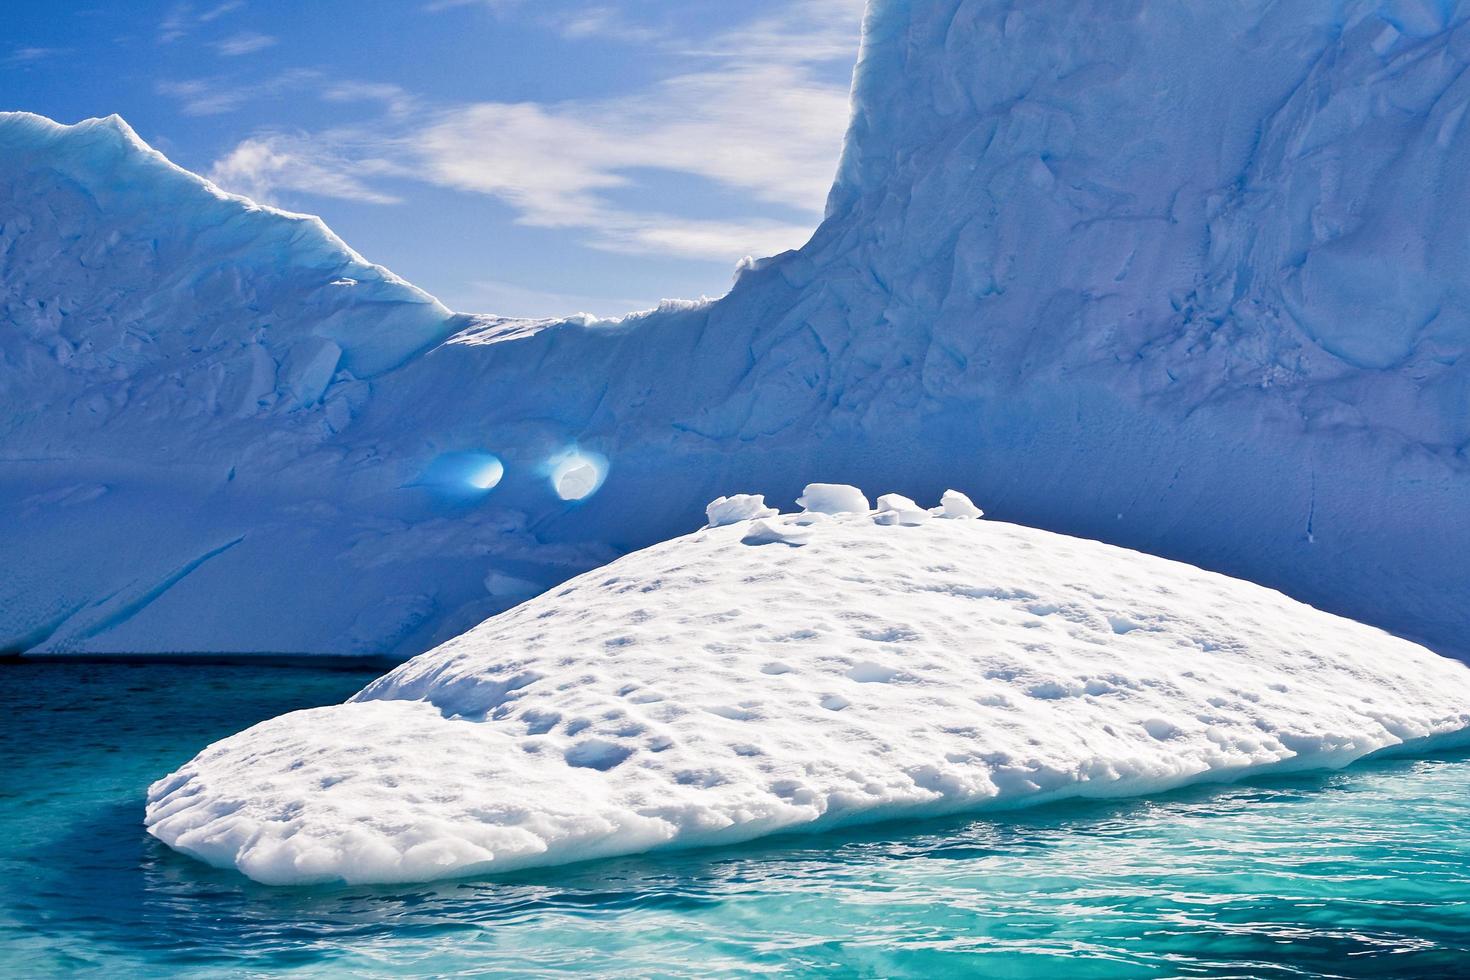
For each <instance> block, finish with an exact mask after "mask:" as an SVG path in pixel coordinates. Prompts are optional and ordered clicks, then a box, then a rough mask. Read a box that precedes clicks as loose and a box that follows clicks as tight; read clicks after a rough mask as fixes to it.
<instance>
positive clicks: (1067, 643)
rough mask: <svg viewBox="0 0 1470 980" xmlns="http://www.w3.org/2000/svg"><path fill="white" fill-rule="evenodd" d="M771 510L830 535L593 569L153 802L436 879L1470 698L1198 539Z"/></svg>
mask: <svg viewBox="0 0 1470 980" xmlns="http://www.w3.org/2000/svg"><path fill="white" fill-rule="evenodd" d="M890 513H891V512H890ZM798 521H801V522H802V523H801V524H800V525H798V524H797V523H796V522H798ZM757 523H763V524H766V525H770V526H772V527H784V528H786V529H787V530H788V531H790V532H792V533H798V532H799V534H800V535H801V537H802V540H803V541H804V542H805V543H804V545H803V546H802V547H761V546H752V545H747V544H744V543H742V542H743V541H744V540H747V539H748V534H747V532H748V531H749V530H750V527H751V524H750V523H749V522H747V523H740V524H735V525H731V526H726V527H718V528H712V529H707V530H704V531H700V532H698V533H696V534H693V535H690V536H687V537H683V538H678V539H675V540H673V541H669V542H666V543H664V544H660V545H657V546H655V547H652V548H649V549H647V550H645V551H642V552H638V553H636V554H633V555H630V556H628V557H626V558H624V559H622V560H620V561H618V562H615V563H614V564H612V565H610V566H608V567H606V568H603V569H600V570H597V571H594V572H591V573H588V574H586V575H583V576H581V577H580V578H577V579H575V580H573V581H572V582H570V583H569V584H568V585H566V586H565V587H563V588H562V589H559V590H557V591H555V592H554V593H549V594H546V595H543V596H541V597H539V598H537V599H533V600H531V601H529V602H527V603H525V604H524V605H522V606H520V607H518V608H516V609H513V610H511V611H509V612H506V613H503V614H501V615H499V616H496V617H494V618H493V619H490V620H488V621H486V622H485V623H483V624H482V625H480V626H479V627H477V628H476V629H474V630H472V631H470V632H469V633H467V634H465V635H464V636H462V637H460V638H458V639H456V640H453V641H451V642H449V643H446V644H444V645H443V646H440V647H438V648H437V649H435V650H432V651H430V652H429V653H426V654H424V655H422V656H420V657H418V658H417V659H415V660H413V661H410V662H409V663H407V664H405V665H403V666H402V667H400V668H398V669H397V670H394V671H393V672H391V673H389V674H387V675H386V676H384V677H383V678H381V679H379V680H378V681H376V682H374V683H373V684H371V685H369V686H368V688H367V689H365V690H364V691H363V692H362V693H360V694H359V695H358V696H357V697H356V698H354V700H353V701H351V702H349V703H347V704H344V705H340V706H336V707H328V708H320V709H316V710H312V711H302V712H296V713H294V714H290V715H286V716H283V717H281V718H276V719H274V720H272V721H268V722H265V723H263V724H261V725H258V726H256V727H254V728H252V729H250V730H248V731H246V732H244V733H242V734H239V735H236V736H233V737H231V738H229V739H226V740H224V741H222V742H219V743H217V744H215V745H212V746H210V747H209V748H207V749H205V750H204V751H203V752H202V753H201V754H200V755H199V756H198V757H196V758H195V759H194V760H193V761H191V762H189V763H188V764H187V765H185V766H184V767H183V768H182V769H180V770H179V771H178V772H176V773H174V774H173V775H171V776H169V777H167V778H165V779H163V780H160V781H159V782H158V783H156V784H155V785H154V786H153V787H152V788H151V790H150V793H149V804H148V813H147V823H148V829H149V831H150V832H151V833H152V834H154V835H155V836H157V837H159V838H160V839H162V840H163V841H164V842H166V843H167V844H169V845H170V846H172V847H174V848H177V849H178V850H180V851H184V852H186V853H189V854H192V855H194V856H196V857H199V858H201V859H203V860H205V861H208V862H210V863H211V864H215V865H218V866H223V867H231V866H233V867H236V868H238V869H240V870H241V871H243V872H244V873H245V874H247V875H249V876H250V877H252V878H255V879H257V880H260V881H263V882H273V883H303V882H313V881H328V880H337V879H343V880H346V881H349V882H386V881H404V880H417V879H432V878H442V877H451V876H462V875H469V874H475V873H486V872H498V871H503V870H509V869H513V868H520V867H525V866H528V865H550V864H557V863H563V862H568V861H575V860H580V859H584V858H590V857H597V856H605V855H614V854H625V853H631V852H638V851H644V850H651V849H656V848H664V847H686V846H696V845H705V844H716V843H729V842H735V841H740V840H744V839H748V838H752V837H756V836H759V835H763V834H769V833H773V832H777V831H782V830H791V829H797V828H817V827H830V826H834V825H839V824H846V823H857V822H865V821H873V820H880V819H885V818H893V817H900V816H912V815H921V814H938V813H944V812H951V811H958V810H966V809H978V808H983V807H987V806H1008V805H1020V804H1024V803H1029V802H1036V801H1040V800H1044V799H1052V798H1058V797H1065V796H1111V795H1122V794H1132V793H1141V792H1151V791H1157V790H1162V789H1165V788H1168V787H1173V786H1178V785H1181V784H1185V783H1189V782H1193V781H1201V780H1218V779H1229V778H1233V777H1238V776H1242V775H1245V774H1248V773H1252V772H1258V771H1262V770H1267V769H1272V768H1307V767H1336V766H1342V765H1345V764H1347V763H1348V762H1350V761H1352V760H1353V759H1356V758H1359V757H1361V756H1363V755H1365V754H1367V753H1370V752H1373V751H1375V750H1378V749H1382V748H1385V747H1388V746H1393V745H1397V744H1399V743H1402V742H1408V741H1413V740H1417V739H1424V738H1426V737H1431V736H1441V737H1445V736H1450V737H1455V736H1456V733H1461V734H1463V733H1464V732H1465V731H1466V729H1467V727H1470V671H1467V669H1466V667H1465V666H1464V665H1462V664H1459V663H1456V662H1453V661H1450V660H1446V659H1442V658H1439V657H1437V656H1435V655H1433V654H1431V653H1430V652H1429V651H1427V650H1425V649H1423V648H1421V647H1419V646H1416V645H1414V644H1412V643H1409V642H1406V641H1404V640H1400V639H1396V638H1393V637H1391V636H1389V635H1387V634H1385V633H1382V632H1380V631H1378V630H1376V629H1373V628H1370V627H1367V626H1363V625H1360V624H1358V623H1354V622H1350V621H1348V620H1344V619H1340V618H1337V617H1335V616H1331V615H1329V614H1326V613H1323V612H1320V611H1318V610H1315V609H1312V608H1310V607H1308V606H1305V605H1302V604H1300V603H1297V602H1295V601H1293V600H1290V599H1288V598H1286V597H1284V596H1282V595H1280V594H1279V593H1276V592H1273V591H1270V590H1268V589H1264V588H1261V587H1259V586H1255V585H1251V584H1248V583H1245V582H1241V581H1236V580H1233V579H1229V578H1226V577H1223V576H1220V575H1217V574H1214V573H1209V572H1204V571H1201V570H1198V569H1196V568H1193V567H1191V566H1188V565H1183V564H1178V563H1174V562H1170V561H1165V560H1163V559H1159V558H1154V557H1150V556H1147V555H1142V554H1137V553H1133V552H1129V551H1125V550H1122V549H1119V548H1116V547H1112V546H1108V545H1103V544H1099V543H1095V542H1090V541H1085V540H1080V539H1074V538H1068V537H1063V536H1060V535H1056V534H1052V533H1048V532H1044V531H1037V530H1031V529H1027V528H1023V527H1016V526H1012V525H1007V524H999V523H992V522H980V521H971V520H930V521H927V522H925V523H923V524H921V525H919V526H897V525H895V526H884V525H879V524H877V523H875V519H874V515H872V514H867V513H862V514H842V515H839V516H835V517H831V518H827V519H815V520H814V519H812V517H811V516H810V515H808V516H806V517H801V516H795V517H793V516H787V517H776V518H765V519H763V520H762V521H760V522H757Z"/></svg>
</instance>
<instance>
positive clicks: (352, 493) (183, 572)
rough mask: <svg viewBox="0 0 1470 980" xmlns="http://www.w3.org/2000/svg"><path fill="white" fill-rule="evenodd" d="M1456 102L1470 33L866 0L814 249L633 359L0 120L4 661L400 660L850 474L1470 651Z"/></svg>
mask: <svg viewBox="0 0 1470 980" xmlns="http://www.w3.org/2000/svg"><path fill="white" fill-rule="evenodd" d="M1467 66H1470V0H1444V2H1438V0H1436V2H1432V3H1431V2H1412V3H1407V2H1403V0H1342V2H1334V3H1308V2H1303V3H1292V4H1285V3H1270V2H1266V0H1243V2H1234V3H1194V4H1185V3H1173V2H1164V0H1139V2H1132V3H1123V4H1119V3H1114V2H1108V0H1079V2H1076V3H1068V4H1064V5H1057V4H1037V3H1023V2H1020V0H933V2H926V3H923V4H919V3H913V2H911V0H873V2H872V3H871V4H870V6H869V10H868V14H867V17H866V24H865V30H864V40H863V47H862V51H861V54H860V58H859V61H858V65H857V71H856V75H855V79H854V94H853V107H852V118H851V125H850V128H849V133H848V136H847V139H846V143H845V147H844V152H843V157H842V162H841V166H840V169H839V172H838V174H837V175H836V180H835V182H834V186H833V189H832V192H831V195H830V198H829V201H828V209H827V217H826V219H825V221H824V222H823V223H822V225H821V227H820V228H818V229H817V230H816V232H815V234H814V236H813V238H812V240H811V241H810V242H809V243H808V244H807V245H806V246H804V247H803V248H801V249H799V250H796V251H793V252H788V253H785V254H783V255H778V256H774V257H771V258H767V259H761V260H757V261H754V262H750V263H745V264H743V265H742V267H741V269H740V270H739V273H738V279H737V281H736V282H735V284H734V287H733V289H732V290H731V292H730V294H729V295H727V296H725V297H724V298H722V299H720V300H717V301H714V302H704V303H667V304H663V305H662V306H661V307H660V308H659V309H657V310H653V311H648V312H646V313H642V314H636V315H631V316H629V317H626V318H623V319H621V320H616V321H613V320H597V319H594V318H590V317H585V316H577V317H571V318H568V319H566V320H561V321H516V320H507V319H504V318H498V317H493V316H451V315H450V314H449V313H448V311H446V310H445V309H444V308H443V307H442V306H441V305H439V304H437V303H435V302H433V301H432V300H431V299H430V298H429V297H427V296H425V295H424V294H423V293H421V292H419V291H417V290H415V289H413V288H412V287H410V286H408V285H407V284H405V283H402V282H401V281H399V280H397V279H395V278H394V277H392V276H391V274H390V273H387V272H386V271H385V270H382V269H379V268H376V267H374V266H371V265H369V264H367V263H365V262H363V261H362V260H361V259H360V258H359V257H357V256H355V255H354V254H353V253H351V251H350V250H349V249H347V248H346V247H345V246H344V245H342V244H341V243H340V242H339V241H337V240H336V239H335V238H333V237H332V236H331V235H330V233H329V232H327V231H326V230H325V229H324V228H323V227H322V226H321V225H320V223H319V222H316V221H315V220H314V219H307V218H302V217H299V216H291V215H285V214H282V213H279V212H275V211H272V210H270V209H266V208H259V207H256V206H254V205H252V204H250V203H249V202H247V201H244V200H243V199H240V198H234V197H230V196H228V195H223V194H221V193H219V192H218V191H217V190H215V189H213V188H211V187H210V186H209V185H207V184H206V183H205V182H203V181H201V180H199V179H198V178H195V177H192V176H190V175H188V174H186V173H184V172H182V171H180V170H178V169H177V168H175V167H172V166H171V165H170V164H168V163H167V162H166V161H165V160H163V158H162V157H160V156H159V155H158V154H156V153H154V152H153V151H151V150H148V149H147V148H146V147H145V146H143V145H142V144H141V142H140V141H138V140H137V139H136V137H135V136H134V135H133V134H132V133H131V132H130V131H128V130H127V129H126V127H125V126H123V124H121V123H120V122H119V121H116V120H101V121H93V122H89V123H83V124H81V125H79V126H76V127H59V126H56V125H54V124H52V123H49V122H46V121H44V120H40V119H38V118H37V117H34V116H25V115H6V116H3V117H0V358H3V359H0V446H3V451H0V556H3V557H4V559H5V564H6V568H7V575H6V576H3V577H0V649H10V650H38V651H72V650H82V651H84V650H98V651H118V650H196V651H221V650H224V651H248V650H274V651H303V652H321V653H327V652H338V653H347V652H368V651H370V652H376V653H387V654H398V655H404V656H406V655H410V654H413V653H417V652H419V651H422V650H424V649H427V648H429V647H431V646H433V645H434V644H435V643H438V642H440V641H442V640H445V639H448V638H449V637H450V636H453V635H454V634H456V633H457V632H459V631H461V630H463V629H466V628H468V627H470V626H472V625H473V624H475V623H477V622H479V621H481V620H483V619H484V618H485V617H486V616H488V615H491V614H493V613H495V612H496V611H498V610H500V609H503V608H505V606H506V604H507V603H508V602H509V601H511V600H510V598H509V597H508V596H506V595H497V594H491V593H490V592H487V591H486V589H484V588H483V587H482V583H484V582H485V581H486V579H487V576H490V575H491V574H495V573H498V574H502V575H508V576H512V577H516V578H523V579H526V580H529V581H535V582H538V583H542V584H543V585H544V584H550V583H555V582H557V581H562V580H565V579H566V578H568V577H569V576H571V575H574V574H576V573H578V572H582V571H585V570H587V569H589V568H592V567H594V566H596V565H598V564H601V563H603V562H605V561H607V560H609V559H611V558H613V557H615V556H616V555H618V554H620V553H625V552H627V551H629V550H632V549H635V548H638V547H642V546H645V545H648V544H650V543H652V542H655V541H658V540H662V539H665V538H667V537H670V536H672V535H674V534H678V533H683V532H686V531H690V530H693V529H694V528H697V527H699V526H700V525H701V524H703V523H704V522H705V515H704V514H703V513H702V512H701V510H700V508H699V505H698V502H699V501H705V500H709V499H711V498H712V497H714V496H715V495H716V494H717V493H719V492H721V491H722V490H726V489H729V488H731V487H761V488H763V489H764V490H766V492H767V498H768V499H769V500H771V501H772V502H774V503H777V504H779V505H781V506H782V507H789V505H790V503H791V501H793V500H794V499H795V497H796V496H797V495H798V494H799V493H800V491H801V487H802V486H803V485H804V484H805V483H807V482H809V480H810V479H812V478H813V477H814V476H816V475H825V476H827V477H829V478H833V479H838V480H842V481H844V482H848V483H854V484H857V485H859V486H861V487H862V488H863V489H864V490H865V491H867V493H869V494H871V493H873V492H877V491H879V490H894V491H895V492H898V493H901V494H903V495H905V496H907V497H910V498H913V499H918V500H932V499H934V498H935V496H936V495H937V494H938V493H939V491H940V490H942V489H943V488H944V487H947V486H952V485H961V486H965V487H971V488H973V489H974V490H975V491H976V492H977V494H979V496H980V497H981V498H982V499H983V500H984V501H985V505H986V508H987V509H988V510H989V511H990V512H991V514H992V515H993V516H996V517H999V518H1001V519H1004V520H1006V521H1013V522H1018V523H1024V524H1028V525H1031V526H1036V527H1045V528H1049V529H1052V530H1057V531H1062V532H1066V533H1070V534H1075V535H1079V536H1083V537H1088V538H1096V539H1100V540H1106V541H1110V542H1112V543H1115V544H1119V545H1124V546H1127V547H1130V548H1134V549H1137V550H1141V551H1147V552H1150V553H1154V554H1160V555H1164V556H1167V557H1171V558H1178V559H1183V560H1187V561H1189V562H1191V563H1193V564H1196V565H1201V566H1204V567H1208V568H1211V569H1214V570H1216V571H1221V572H1225V573H1228V574H1231V575H1234V576H1237V577H1241V578H1246V579H1250V580H1252V581H1256V582H1260V583H1263V584H1266V585H1269V586H1272V587H1275V588H1279V589H1282V590H1283V591H1286V592H1288V593H1289V594H1291V595H1292V596H1294V597H1295V598H1298V599H1301V600H1303V601H1306V602H1310V603H1311V604H1313V605H1315V606H1318V607H1320V608H1324V609H1327V610H1329V611H1332V612H1336V613H1341V614H1344V615H1349V616H1352V617H1353V618H1356V619H1361V620H1364V621H1366V622H1370V623H1373V624H1375V625H1379V626H1383V627H1385V628H1388V629H1390V630H1393V631H1395V632H1397V633H1400V634H1401V635H1404V636H1411V637H1415V638H1418V639H1422V640H1423V641H1425V642H1428V643H1430V644H1431V645H1433V646H1434V647H1435V648H1437V649H1439V650H1442V651H1444V652H1448V653H1452V654H1456V655H1460V656H1470V646H1467V641H1466V639H1465V638H1466V637H1467V636H1470V575H1467V574H1466V565H1465V555H1466V554H1470V459H1467V454H1470V357H1467V351H1470V279H1467V271H1466V270H1467V269H1470V126H1467V125H1466V117H1467V113H1466V105H1467V101H1470V72H1467V71H1466V70H1465V69H1466V67H1467ZM573 450H575V451H577V452H582V453H588V454H590V453H596V454H598V456H599V457H600V458H601V459H602V460H603V461H604V462H605V464H606V465H605V467H604V468H603V469H601V470H600V471H599V472H598V473H597V474H596V475H597V480H596V481H594V480H593V479H592V477H593V473H592V472H591V471H589V470H587V469H585V468H576V467H574V468H573V469H572V470H571V471H568V472H567V473H563V474H561V476H563V477H567V476H571V475H574V474H575V475H576V476H577V477H578V479H576V480H570V481H568V482H567V485H566V486H562V482H561V481H560V480H559V479H557V478H555V476H554V473H553V471H552V470H550V469H548V467H551V466H555V465H556V463H555V462H554V461H555V460H558V459H563V458H565V454H566V453H568V452H570V451H573ZM448 453H486V454H491V455H494V456H495V457H496V458H498V459H500V460H501V461H502V462H503V464H504V467H505V471H504V476H503V478H502V479H501V481H500V482H499V483H498V484H497V485H496V486H495V487H494V488H493V489H492V490H489V491H488V492H483V493H454V492H450V488H447V487H445V486H443V485H438V486H427V485H425V484H423V483H422V482H421V481H420V480H418V477H419V475H420V474H422V473H423V472H424V471H425V469H426V468H427V467H428V466H429V465H430V464H431V463H432V461H433V460H434V459H436V458H438V457H440V456H442V455H445V454H448ZM588 487H593V488H594V489H595V492H592V493H590V494H587V495H584V496H581V497H580V498H576V499H566V498H567V497H568V496H570V494H563V493H561V492H559V491H561V490H567V491H576V492H577V493H581V492H583V491H585V490H587V489H588ZM78 488H102V489H101V491H100V492H96V493H93V492H91V491H88V490H85V489H78ZM925 533H934V532H928V531H926V532H925ZM776 550H780V549H776ZM785 550H793V551H794V550H796V549H785ZM320 595H330V596H332V597H333V601H332V602H330V603H324V602H321V601H318V600H317V599H315V598H314V597H315V596H320ZM385 597H392V598H390V599H387V600H385Z"/></svg>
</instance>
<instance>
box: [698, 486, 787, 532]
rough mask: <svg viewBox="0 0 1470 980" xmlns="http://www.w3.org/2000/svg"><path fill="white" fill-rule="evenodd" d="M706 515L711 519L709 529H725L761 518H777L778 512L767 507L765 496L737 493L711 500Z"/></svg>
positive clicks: (705, 510) (706, 508) (705, 511)
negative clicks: (729, 525) (727, 525)
mask: <svg viewBox="0 0 1470 980" xmlns="http://www.w3.org/2000/svg"><path fill="white" fill-rule="evenodd" d="M704 514H705V517H707V518H709V524H707V525H706V526H707V527H724V526H725V525H726V524H738V523H740V522H741V521H750V520H755V519H756V518H759V517H775V516H776V514H777V510H776V508H774V507H767V506H766V498H765V495H764V494H759V493H737V494H733V495H732V496H729V497H716V498H715V499H714V500H711V501H710V502H709V505H708V506H707V507H705V509H704Z"/></svg>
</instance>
